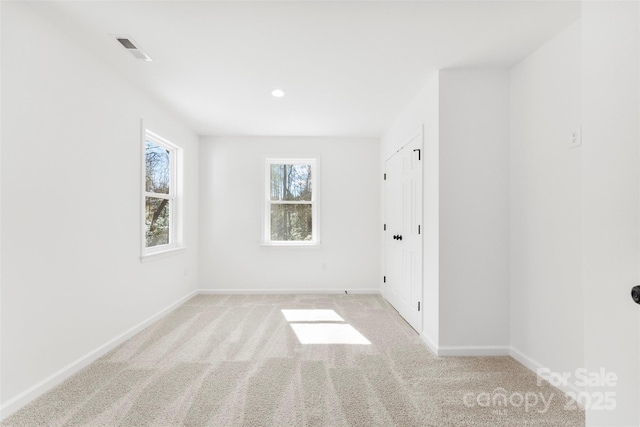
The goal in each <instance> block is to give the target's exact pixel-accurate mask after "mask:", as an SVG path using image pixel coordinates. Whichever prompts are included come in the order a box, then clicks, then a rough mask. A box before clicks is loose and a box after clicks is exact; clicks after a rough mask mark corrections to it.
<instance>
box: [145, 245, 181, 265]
mask: <svg viewBox="0 0 640 427" xmlns="http://www.w3.org/2000/svg"><path fill="white" fill-rule="evenodd" d="M185 249H186V248H185V247H184V246H182V247H179V248H171V249H165V250H163V251H158V252H152V253H149V254H146V255H142V256H140V262H149V261H154V260H156V259H160V258H166V257H168V256H172V255H177V254H180V253H182V252H184V251H185Z"/></svg>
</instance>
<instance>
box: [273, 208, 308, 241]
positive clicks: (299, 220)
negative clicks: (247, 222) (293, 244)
mask: <svg viewBox="0 0 640 427" xmlns="http://www.w3.org/2000/svg"><path fill="white" fill-rule="evenodd" d="M311 238H312V235H311V205H310V204H303V205H284V204H283V205H281V204H272V205H271V240H279V241H282V240H284V241H305V240H311Z"/></svg>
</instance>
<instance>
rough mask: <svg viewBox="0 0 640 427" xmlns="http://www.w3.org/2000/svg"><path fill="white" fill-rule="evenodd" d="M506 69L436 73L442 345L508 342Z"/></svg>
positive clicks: (503, 347) (460, 347) (485, 346)
mask: <svg viewBox="0 0 640 427" xmlns="http://www.w3.org/2000/svg"><path fill="white" fill-rule="evenodd" d="M508 122H509V73H508V71H506V70H442V71H440V343H439V344H440V347H441V349H442V351H445V352H446V351H455V352H460V351H467V350H472V349H473V348H474V347H480V349H479V350H480V351H489V350H490V349H491V348H492V347H497V348H499V350H498V352H499V353H500V352H502V353H504V352H506V351H507V347H508V344H509V284H508V279H509V269H508V268H509V256H508V245H509V234H508V228H509V206H508V193H509V187H508V185H509V181H508V180H509V172H508V171H509V169H508V167H509V166H508V143H509V126H508Z"/></svg>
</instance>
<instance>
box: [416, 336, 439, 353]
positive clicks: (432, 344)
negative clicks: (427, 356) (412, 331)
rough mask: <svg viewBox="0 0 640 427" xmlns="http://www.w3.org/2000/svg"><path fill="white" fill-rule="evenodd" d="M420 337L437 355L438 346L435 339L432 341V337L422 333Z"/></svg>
mask: <svg viewBox="0 0 640 427" xmlns="http://www.w3.org/2000/svg"><path fill="white" fill-rule="evenodd" d="M420 338H421V339H422V342H424V343H425V344H426V346H427V348H428V349H429V350H431V353H433V354H434V355H436V356H437V355H438V346H437V345H436V344H435V343H434V342H433V341H431V338H429V337H428V336H426V335H425V334H420Z"/></svg>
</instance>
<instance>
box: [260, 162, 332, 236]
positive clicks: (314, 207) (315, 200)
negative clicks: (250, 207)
mask: <svg viewBox="0 0 640 427" xmlns="http://www.w3.org/2000/svg"><path fill="white" fill-rule="evenodd" d="M282 164H286V165H311V201H310V202H306V201H305V202H298V201H275V200H274V201H272V200H271V165H282ZM318 164H319V159H318V157H317V156H313V157H311V156H310V157H295V158H290V157H277V158H273V157H269V158H266V159H265V162H264V195H263V196H264V203H263V205H264V209H263V211H264V214H263V226H262V230H263V233H262V245H264V246H319V245H320V226H319V224H320V221H319V218H318V212H319V211H320V209H319V197H318V196H319V194H320V191H319V190H320V188H319V187H320V186H319V184H318V183H319V182H320V179H319V173H318V170H319V167H318ZM272 204H292V205H293V204H311V240H290V241H289V240H271V205H272Z"/></svg>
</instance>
